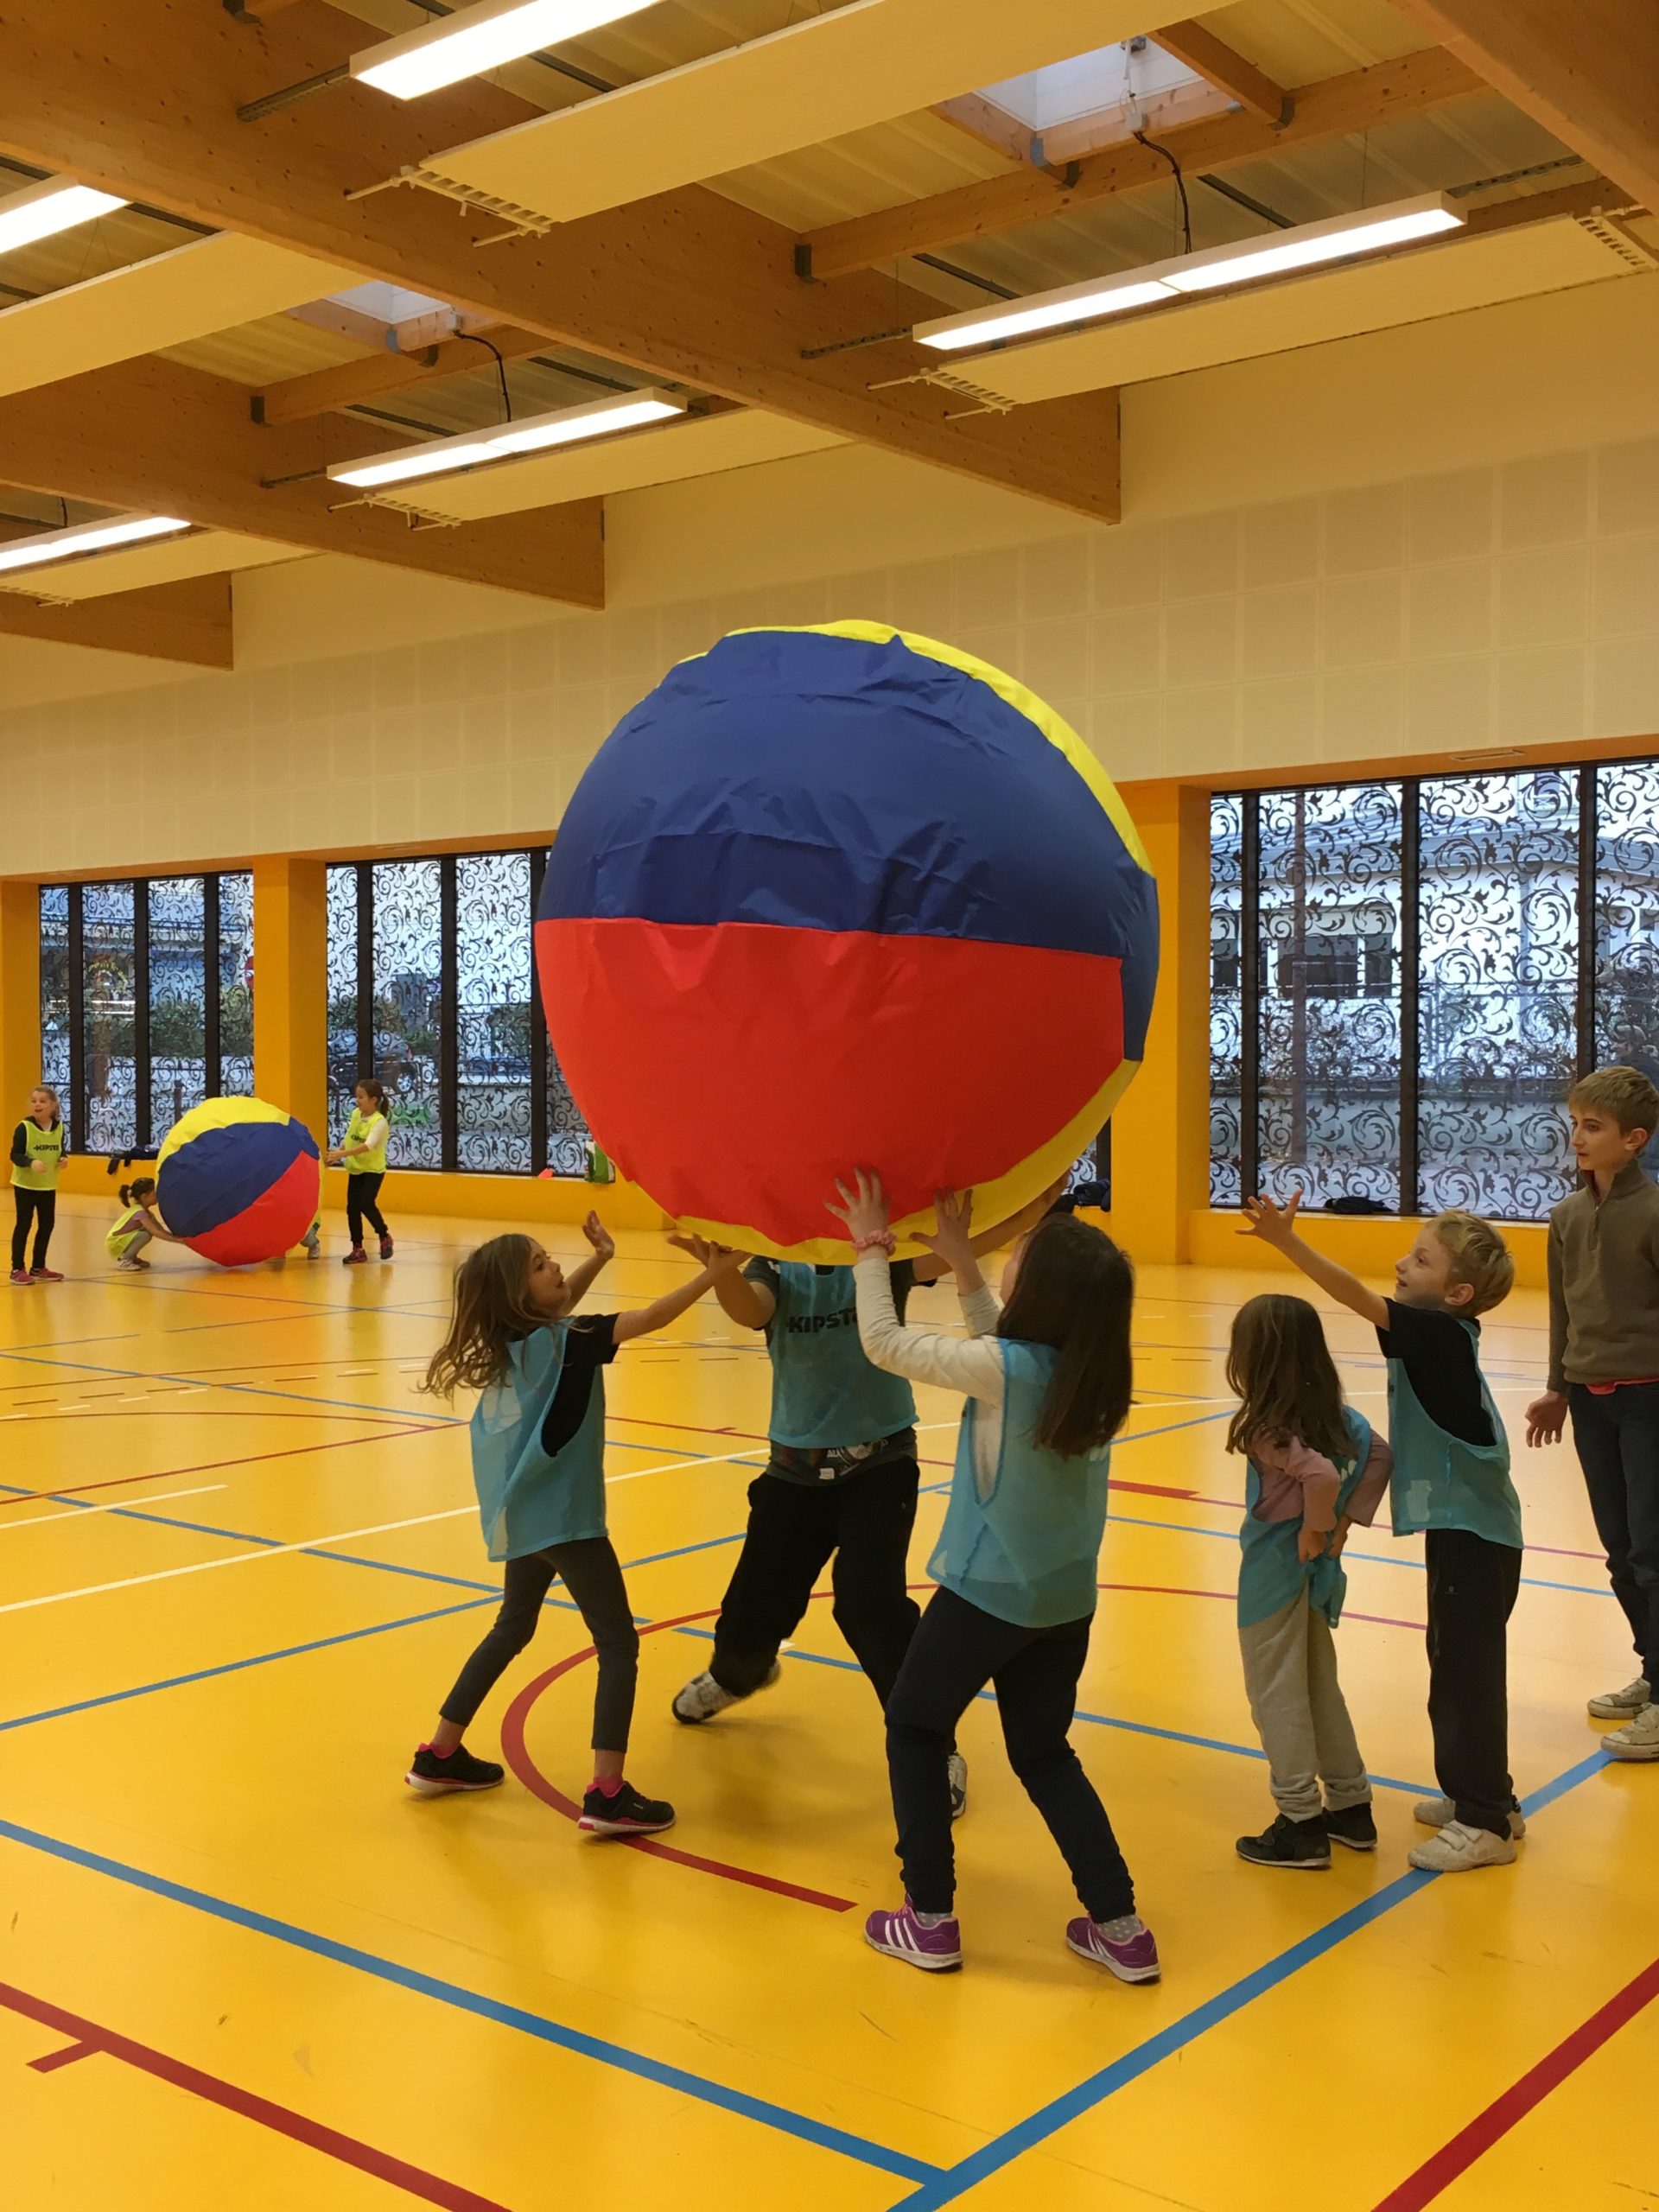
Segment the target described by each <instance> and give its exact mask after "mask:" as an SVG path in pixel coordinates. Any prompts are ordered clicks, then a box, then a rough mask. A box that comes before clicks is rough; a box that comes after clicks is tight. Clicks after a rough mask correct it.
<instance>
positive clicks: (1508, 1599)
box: [1239, 1192, 1526, 1874]
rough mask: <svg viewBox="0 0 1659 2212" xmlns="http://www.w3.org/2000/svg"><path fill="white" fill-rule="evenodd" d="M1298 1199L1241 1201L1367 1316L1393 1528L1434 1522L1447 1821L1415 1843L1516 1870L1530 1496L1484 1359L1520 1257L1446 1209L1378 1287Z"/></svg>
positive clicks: (1436, 1732)
mask: <svg viewBox="0 0 1659 2212" xmlns="http://www.w3.org/2000/svg"><path fill="white" fill-rule="evenodd" d="M1300 1205H1301V1193H1300V1192H1297V1193H1296V1195H1295V1196H1294V1198H1292V1199H1291V1201H1290V1203H1289V1204H1288V1205H1285V1206H1277V1205H1274V1202H1273V1200H1272V1199H1271V1198H1249V1199H1247V1200H1246V1201H1245V1206H1244V1211H1245V1215H1246V1217H1247V1218H1246V1224H1245V1227H1244V1228H1243V1230H1241V1231H1240V1232H1239V1233H1240V1235H1241V1236H1259V1237H1260V1238H1261V1239H1262V1242H1263V1243H1266V1244H1271V1245H1272V1247H1273V1248H1274V1250H1275V1251H1276V1252H1281V1253H1282V1254H1283V1255H1284V1256H1285V1258H1286V1259H1287V1260H1288V1261H1289V1262H1291V1264H1292V1266H1293V1267H1297V1268H1300V1269H1301V1271H1302V1273H1303V1274H1305V1275H1307V1276H1309V1277H1310V1278H1311V1279H1312V1280H1313V1281H1314V1282H1316V1283H1318V1284H1319V1287H1320V1289H1321V1290H1324V1291H1326V1292H1328V1293H1329V1294H1330V1295H1331V1296H1332V1298H1334V1299H1336V1300H1337V1301H1338V1304H1340V1305H1343V1306H1347V1308H1348V1309H1349V1311H1350V1312H1351V1313H1357V1314H1358V1315H1359V1316H1360V1318H1361V1319H1362V1320H1365V1321H1369V1322H1370V1324H1371V1325H1372V1326H1373V1328H1375V1329H1376V1333H1377V1341H1378V1343H1379V1344H1380V1345H1381V1347H1382V1351H1383V1357H1384V1359H1386V1360H1387V1362H1388V1363H1389V1441H1390V1442H1391V1444H1392V1445H1393V1446H1394V1462H1395V1464H1394V1491H1393V1495H1394V1533H1395V1535H1396V1536H1408V1535H1414V1534H1416V1533H1417V1532H1418V1531H1420V1530H1421V1531H1423V1532H1424V1543H1423V1553H1424V1558H1425V1560H1426V1562H1427V1567H1428V1719H1429V1726H1430V1728H1431V1729H1432V1731H1433V1737H1434V1776H1435V1779H1436V1781H1438V1782H1439V1783H1440V1789H1441V1791H1442V1793H1443V1794H1442V1795H1441V1796H1439V1797H1426V1798H1424V1799H1423V1801H1422V1802H1421V1804H1420V1805H1419V1806H1418V1807H1417V1818H1418V1819H1419V1820H1420V1821H1421V1822H1422V1823H1423V1825H1424V1827H1433V1828H1437V1829H1438V1830H1439V1831H1440V1833H1439V1834H1437V1835H1436V1836H1434V1838H1433V1840H1432V1841H1430V1842H1427V1843H1421V1844H1419V1845H1418V1846H1417V1847H1416V1849H1415V1850H1414V1851H1412V1852H1410V1853H1408V1854H1407V1855H1408V1858H1409V1859H1410V1861H1411V1864H1412V1865H1413V1866H1420V1867H1421V1868H1423V1869H1424V1870H1425V1871H1426V1872H1429V1873H1434V1874H1459V1873H1464V1872H1468V1871H1469V1870H1470V1869H1471V1868H1473V1867H1477V1866H1509V1865H1510V1863H1511V1862H1512V1861H1513V1859H1514V1858H1515V1847H1516V1840H1518V1839H1519V1838H1520V1837H1521V1836H1522V1835H1524V1834H1525V1833H1526V1822H1525V1821H1524V1820H1522V1816H1521V1810H1520V1808H1519V1806H1518V1805H1517V1803H1516V1797H1515V1785H1514V1783H1513V1782H1512V1781H1511V1780H1510V1755H1509V1732H1510V1723H1509V1690H1508V1630H1509V1620H1510V1614H1511V1613H1512V1612H1513V1611H1514V1610H1515V1601H1516V1595H1517V1594H1518V1592H1519V1590H1520V1586H1521V1549H1522V1533H1521V1501H1520V1499H1519V1498H1518V1497H1516V1494H1515V1485H1514V1484H1513V1483H1511V1481H1510V1446H1509V1440H1508V1439H1507V1437H1506V1436H1505V1435H1504V1433H1503V1422H1502V1421H1501V1420H1500V1419H1499V1418H1498V1412H1497V1407H1496V1406H1495V1405H1494V1404H1493V1402H1492V1394H1491V1391H1490V1390H1489V1389H1487V1388H1486V1382H1485V1378H1484V1376H1483V1375H1482V1374H1481V1371H1480V1323H1479V1321H1478V1319H1477V1316H1478V1315H1479V1314H1482V1313H1490V1312H1491V1308H1492V1307H1493V1306H1497V1305H1498V1304H1500V1303H1501V1302H1502V1301H1503V1300H1504V1299H1505V1298H1507V1297H1508V1296H1509V1294H1510V1288H1511V1287H1512V1286H1513V1284H1514V1281H1515V1262H1514V1261H1513V1260H1512V1259H1511V1258H1510V1255H1509V1252H1508V1250H1507V1249H1506V1248H1505V1246H1504V1243H1503V1238H1502V1237H1501V1236H1499V1235H1498V1233H1497V1230H1495V1229H1494V1228H1493V1227H1492V1225H1491V1223H1490V1222H1487V1221H1482V1220H1481V1219H1480V1218H1479V1217H1478V1216H1477V1215H1475V1214H1471V1213H1462V1212H1455V1211H1454V1212H1447V1213H1443V1214H1439V1215H1437V1216H1436V1217H1435V1218H1434V1219H1433V1221H1431V1222H1430V1223H1428V1224H1427V1226H1426V1227H1425V1228H1424V1229H1423V1230H1421V1231H1420V1232H1419V1235H1418V1237H1417V1240H1416V1242H1415V1243H1414V1245H1413V1246H1412V1248H1411V1249H1410V1251H1409V1252H1408V1253H1407V1255H1406V1256H1405V1257H1404V1259H1402V1261H1401V1262H1400V1263H1399V1265H1398V1266H1397V1267H1396V1268H1395V1279H1394V1280H1395V1294H1394V1296H1393V1297H1392V1298H1379V1297H1378V1296H1377V1294H1376V1292H1375V1291H1374V1290H1368V1289H1367V1288H1366V1287H1365V1285H1364V1284H1363V1282H1361V1281H1360V1280H1359V1278H1358V1276H1357V1275H1352V1274H1349V1272H1348V1270H1347V1268H1341V1267H1338V1265H1337V1263H1336V1262H1335V1261H1334V1260H1327V1259H1326V1258H1325V1255H1324V1254H1323V1253H1322V1252H1316V1251H1315V1250H1314V1249H1313V1246H1312V1245H1310V1244H1305V1243H1303V1242H1302V1240H1301V1238H1300V1236H1298V1235H1297V1233H1296V1217H1297V1213H1298V1211H1299V1209H1300Z"/></svg>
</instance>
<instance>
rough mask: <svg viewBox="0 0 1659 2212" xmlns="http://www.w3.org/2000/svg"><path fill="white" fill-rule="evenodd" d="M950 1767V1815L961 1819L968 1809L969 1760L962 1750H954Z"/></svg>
mask: <svg viewBox="0 0 1659 2212" xmlns="http://www.w3.org/2000/svg"><path fill="white" fill-rule="evenodd" d="M948 1764H949V1765H950V1817H951V1819H952V1820H953V1821H959V1820H960V1819H961V1818H962V1816H963V1814H964V1813H965V1812H966V1811H967V1809H968V1762H967V1760H966V1759H965V1758H963V1756H962V1753H961V1752H960V1751H952V1752H951V1754H950V1760H949V1762H948Z"/></svg>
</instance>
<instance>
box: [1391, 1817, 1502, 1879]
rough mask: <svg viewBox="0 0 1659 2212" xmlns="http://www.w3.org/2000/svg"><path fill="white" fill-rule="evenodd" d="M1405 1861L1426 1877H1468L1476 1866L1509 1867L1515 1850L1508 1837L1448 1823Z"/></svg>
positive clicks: (1458, 1822) (1481, 1829)
mask: <svg viewBox="0 0 1659 2212" xmlns="http://www.w3.org/2000/svg"><path fill="white" fill-rule="evenodd" d="M1406 1858H1407V1859H1408V1862H1409V1864H1410V1865H1412V1866H1418V1867H1421V1869H1422V1871H1423V1872H1424V1873H1426V1874H1467V1873H1469V1872H1471V1871H1472V1870H1473V1869H1474V1868H1475V1867H1477V1866H1512V1865H1513V1864H1514V1861H1515V1858H1516V1849H1515V1844H1514V1840H1513V1839H1512V1838H1510V1837H1509V1836H1506V1835H1494V1834H1492V1832H1491V1829H1490V1828H1471V1827H1465V1825H1464V1823H1463V1822H1462V1821H1447V1822H1446V1826H1445V1827H1443V1828H1442V1829H1441V1830H1440V1834H1438V1835H1437V1836H1433V1837H1431V1838H1430V1840H1428V1842H1427V1843H1420V1844H1419V1845H1418V1846H1417V1847H1416V1848H1415V1849H1414V1850H1413V1851H1408V1853H1406Z"/></svg>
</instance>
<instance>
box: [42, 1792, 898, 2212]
mask: <svg viewBox="0 0 1659 2212" xmlns="http://www.w3.org/2000/svg"><path fill="white" fill-rule="evenodd" d="M0 1836H3V1837H5V1838H7V1839H9V1840H10V1841H11V1842H13V1843H20V1844H22V1845H24V1846H25V1847H27V1848H28V1849H29V1850H31V1851H40V1852H44V1853H47V1854H48V1856H49V1857H51V1858H54V1859H63V1860H65V1861H67V1864H68V1865H70V1866H79V1867H81V1868H83V1869H85V1870H86V1872H89V1873H93V1874H103V1875H105V1876H107V1877H108V1878H110V1879H111V1880H112V1881H117V1882H124V1883H125V1884H126V1885H128V1886H129V1887H130V1888H131V1889H135V1890H143V1891H148V1892H149V1895H150V1896H152V1897H164V1898H165V1899H166V1900H167V1901H168V1903H169V1904H181V1905H188V1907H189V1908H190V1910H192V1911H194V1912H200V1913H206V1914H207V1915H208V1916H210V1917H212V1918H213V1919H215V1920H223V1921H228V1922H229V1923H230V1924H231V1925H232V1927H235V1928H242V1929H248V1930H249V1931H251V1933H252V1934H254V1935H256V1936H272V1937H274V1938H275V1939H276V1941H277V1942H281V1943H289V1944H292V1945H293V1946H294V1948H296V1949H297V1950H302V1951H310V1952H312V1953H314V1954H315V1955H316V1956H317V1957H319V1958H323V1959H327V1960H328V1961H329V1962H330V1963H331V1964H332V1965H334V1966H343V1967H353V1968H354V1969H355V1970H356V1971H357V1972H358V1973H359V1974H368V1975H370V1976H372V1978H373V1979H374V1980H377V1981H384V1982H389V1983H391V1985H392V1986H393V1987H394V1988H398V1989H406V1990H410V1991H411V1992H412V1993H414V1994H415V1995H416V1996H417V1997H430V1998H434V1999H436V2001H437V2002H438V2003H439V2004H441V2005H449V2006H450V2007H451V2008H452V2009H453V2010H454V2011H455V2012H469V2013H471V2014H473V2015H474V2017H475V2018H479V2019H482V2020H489V2021H492V2022H493V2024H495V2025H496V2026H498V2027H505V2028H512V2029H516V2030H517V2031H518V2033H519V2034H520V2035H527V2036H532V2037H535V2038H536V2039H537V2041H538V2042H541V2043H545V2044H553V2045H554V2046H555V2048H556V2049H557V2050H565V2051H569V2052H573V2053H574V2054H575V2056H577V2057H580V2058H592V2059H596V2060H597V2061H598V2062H599V2063H600V2064H601V2065H602V2066H611V2067H614V2068H615V2069H617V2070H618V2072H620V2073H623V2074H632V2075H634V2076H635V2077H636V2078H637V2079H639V2080H640V2081H645V2082H654V2083H655V2084H656V2085H657V2086H658V2088H665V2089H676V2090H677V2091H679V2093H680V2094H682V2095H683V2096H689V2097H695V2098H696V2099H697V2100H698V2101H699V2102H701V2103H702V2104H708V2105H714V2106H715V2107H718V2108H719V2109H720V2110H721V2111H723V2112H728V2113H735V2114H736V2116H737V2117H738V2118H739V2119H740V2120H758V2121H760V2124H761V2125H762V2126H766V2127H773V2128H776V2129H778V2130H779V2133H782V2134H785V2135H793V2136H795V2137H797V2138H798V2139H799V2140H801V2141H802V2142H805V2143H811V2144H815V2145H817V2147H818V2148H819V2149H820V2150H823V2151H835V2152H839V2153H840V2154H841V2156H842V2158H855V2159H857V2160H858V2161H859V2163H860V2164H862V2165H867V2166H874V2167H875V2168H877V2169H878V2170H879V2171H881V2172H883V2173H889V2174H897V2175H898V2176H899V2177H900V2179H901V2180H904V2181H917V2182H925V2181H929V2180H931V2179H932V2178H933V2177H935V2176H937V2175H938V2172H939V2168H938V2166H934V2165H930V2164H928V2163H927V2161H926V2160H925V2159H923V2158H910V2157H909V2156H907V2155H906V2153H905V2152H902V2151H890V2150H888V2148H887V2145H885V2144H881V2143H873V2142H871V2141H869V2140H868V2138H867V2137H865V2136H862V2135H854V2134H851V2133H849V2132H848V2131H847V2130H846V2129H844V2128H840V2127H831V2126H828V2125H826V2124H825V2123H824V2122H823V2121H822V2120H809V2119H808V2118H807V2117H806V2115H805V2114H804V2113H798V2112H791V2110H790V2109H789V2107H787V2106H786V2105H777V2104H772V2102H770V2101H769V2100H767V2099H766V2098H764V2097H753V2096H750V2095H748V2094H747V2092H745V2091H744V2090H741V2089H730V2088H727V2087H726V2085H725V2084H724V2083H723V2082H712V2081H710V2080H709V2079H708V2078H707V2077H706V2076H705V2075H701V2074H693V2073H690V2071H688V2070H687V2069H685V2068H683V2067H680V2066H671V2065H667V2064H665V2063H664V2062H663V2061H662V2060H660V2059H655V2058H647V2057H646V2056H645V2055H644V2053H643V2052H640V2051H637V2050H629V2049H628V2048H627V2046H626V2044H619V2043H611V2042H608V2041H607V2039H606V2038H604V2037H601V2036H590V2035H587V2034H584V2033H583V2032H582V2031H581V2030H580V2029H577V2028H567V2027H564V2026H563V2025H562V2024H560V2023H559V2022H558V2021H556V2020H550V2019H547V2018H543V2015H542V2014H541V2013H539V2012H527V2011H525V2010H524V2008H523V2007H522V2006H520V2005H508V2004H505V2003H504V2002H502V2000H501V1999H499V1998H494V1997H486V1996H484V1995H482V1994H481V1993H480V1992H479V1991H477V1990H474V1989H467V1988H466V1987H465V1986H463V1985H461V1983H459V1982H454V1981H445V1980H442V1979H441V1977H440V1976H438V1975H436V1974H423V1973H421V1972H419V1971H418V1970H417V1969H416V1968H415V1967H406V1966H402V1965H400V1964H399V1963H398V1962H397V1961H396V1960H395V1959H384V1958H381V1957H380V1956H379V1955H378V1954H377V1953H375V1952H373V1951H364V1950H359V1948H358V1947H357V1946H356V1945H355V1944H353V1943H341V1942H337V1941H336V1940H335V1939H334V1937H333V1936H321V1935H318V1934H317V1933H316V1932H315V1930H314V1929H308V1928H300V1927H296V1925H295V1923H293V1922H292V1921H287V1920H278V1919H277V1918H276V1917H275V1916H273V1915H271V1914H270V1913H264V1912H255V1911H253V1910H251V1909H250V1908H249V1907H248V1906H246V1905H239V1904H232V1903H231V1901H230V1900H229V1899H228V1898H226V1897H214V1896H213V1895H212V1894H211V1893H210V1892H209V1891H205V1890H194V1889H190V1888H188V1887H187V1886H186V1885H185V1884H183V1883H182V1882H172V1881H168V1879H167V1878H166V1877H165V1876H163V1875H160V1874H151V1873H149V1872H146V1871H145V1870H144V1869H143V1867H139V1866H128V1865H126V1864H125V1863H124V1861H123V1860H121V1859H106V1858H105V1857H104V1856H103V1854H102V1853H99V1852H95V1851H86V1850H83V1849H82V1848H81V1847H80V1846H79V1845H78V1844H73V1843H66V1842H64V1841H63V1840H61V1839H60V1837H57V1836H50V1835H44V1834H41V1832H40V1831H39V1830H37V1829H35V1828H26V1827H20V1826H19V1825H18V1823H17V1822H16V1821H8V1820H3V1819H0Z"/></svg>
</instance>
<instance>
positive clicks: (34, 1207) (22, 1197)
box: [11, 1183, 58, 1274]
mask: <svg viewBox="0 0 1659 2212" xmlns="http://www.w3.org/2000/svg"><path fill="white" fill-rule="evenodd" d="M11 1195H12V1198H13V1199H14V1201H15V1202H16V1207H17V1225H16V1228H15V1229H14V1230H12V1232H11V1272H12V1273H13V1274H21V1273H22V1265H23V1254H24V1252H25V1251H26V1250H27V1249H28V1245H29V1224H30V1223H31V1222H33V1223H34V1224H35V1266H36V1267H37V1268H43V1267H44V1266H45V1265H46V1248H47V1246H48V1244H50V1243H51V1242H52V1228H53V1224H54V1222H55V1221H56V1220H57V1217H58V1194H57V1192H55V1191H26V1190H24V1189H23V1187H22V1185H21V1184H20V1183H14V1184H13V1185H12V1186H11Z"/></svg>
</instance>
